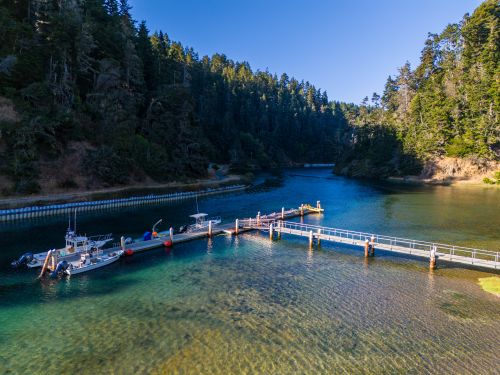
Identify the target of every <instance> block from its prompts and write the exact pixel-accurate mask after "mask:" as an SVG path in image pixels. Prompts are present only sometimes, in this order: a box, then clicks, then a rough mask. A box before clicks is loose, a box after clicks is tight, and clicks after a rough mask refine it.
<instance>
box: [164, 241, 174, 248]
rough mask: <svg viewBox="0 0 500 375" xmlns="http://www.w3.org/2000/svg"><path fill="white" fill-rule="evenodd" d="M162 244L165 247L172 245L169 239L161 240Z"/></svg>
mask: <svg viewBox="0 0 500 375" xmlns="http://www.w3.org/2000/svg"><path fill="white" fill-rule="evenodd" d="M163 246H165V247H172V241H170V240H166V241H164V242H163Z"/></svg>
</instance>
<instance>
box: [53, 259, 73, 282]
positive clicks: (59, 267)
mask: <svg viewBox="0 0 500 375" xmlns="http://www.w3.org/2000/svg"><path fill="white" fill-rule="evenodd" d="M68 267H69V263H68V262H67V261H65V260H61V261H60V262H59V263H57V266H56V269H55V270H54V271H52V272H51V273H50V278H51V279H55V278H56V277H58V276H59V275H61V274H62V273H63V272H64V271H66V270H67V269H68Z"/></svg>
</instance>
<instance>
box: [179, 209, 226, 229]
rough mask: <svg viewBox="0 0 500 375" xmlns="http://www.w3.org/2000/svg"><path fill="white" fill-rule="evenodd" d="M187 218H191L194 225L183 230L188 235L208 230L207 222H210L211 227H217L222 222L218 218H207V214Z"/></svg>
mask: <svg viewBox="0 0 500 375" xmlns="http://www.w3.org/2000/svg"><path fill="white" fill-rule="evenodd" d="M189 217H192V218H193V219H194V220H195V223H194V224H191V225H188V226H187V227H186V228H185V231H186V232H188V233H190V232H198V231H202V230H208V226H209V222H212V226H215V225H218V224H220V223H221V222H222V220H221V218H220V217H219V216H217V217H211V218H208V214H204V213H197V214H194V215H190V216H189Z"/></svg>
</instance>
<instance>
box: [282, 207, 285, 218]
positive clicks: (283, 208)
mask: <svg viewBox="0 0 500 375" xmlns="http://www.w3.org/2000/svg"><path fill="white" fill-rule="evenodd" d="M281 220H285V207H281Z"/></svg>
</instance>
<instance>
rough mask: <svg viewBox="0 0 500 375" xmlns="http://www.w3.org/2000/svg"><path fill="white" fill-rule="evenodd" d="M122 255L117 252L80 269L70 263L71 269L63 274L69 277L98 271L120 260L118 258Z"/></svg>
mask: <svg viewBox="0 0 500 375" xmlns="http://www.w3.org/2000/svg"><path fill="white" fill-rule="evenodd" d="M122 254H123V251H118V252H116V254H115V255H113V256H107V258H105V259H102V260H100V261H98V262H96V263H91V264H88V265H84V266H82V267H79V266H76V267H75V264H74V263H77V262H72V265H73V267H70V268H68V269H67V270H66V271H64V272H65V273H66V274H67V275H70V276H71V275H77V274H79V273H84V272H88V271H93V270H95V269H98V268H101V267H105V266H107V265H110V264H112V263H114V262H116V261H117V260H118V259H119V258H120V256H122Z"/></svg>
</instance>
